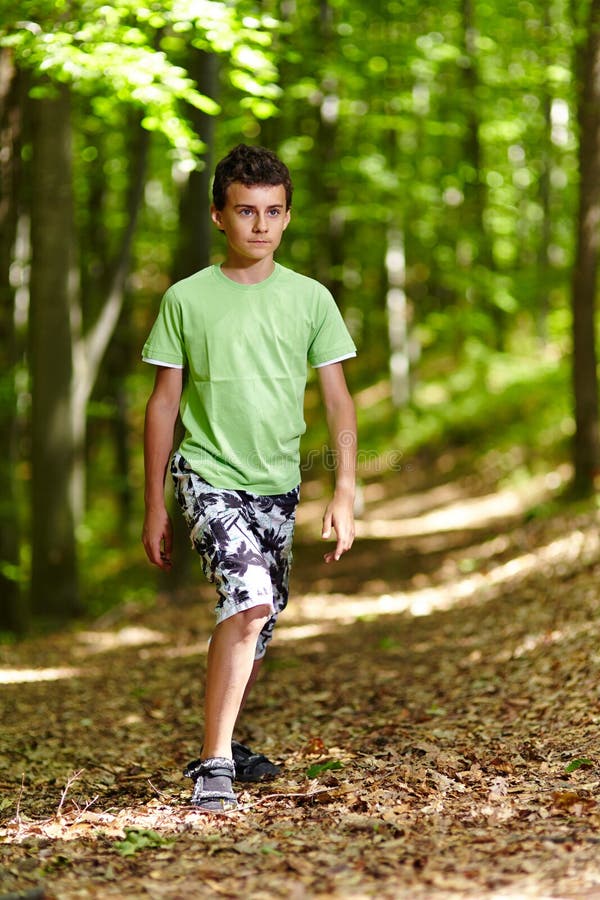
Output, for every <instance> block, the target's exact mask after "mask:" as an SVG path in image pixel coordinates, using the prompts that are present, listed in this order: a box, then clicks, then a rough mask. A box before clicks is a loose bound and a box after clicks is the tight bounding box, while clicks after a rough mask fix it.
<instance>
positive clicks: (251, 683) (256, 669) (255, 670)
mask: <svg viewBox="0 0 600 900" xmlns="http://www.w3.org/2000/svg"><path fill="white" fill-rule="evenodd" d="M263 659H264V657H262V658H261V659H255V660H254V664H253V666H252V671H251V672H250V678H249V679H248V682H247V684H246V687H245V688H244V696H243V697H242V702H241V704H240V712H241V711H242V710H243V708H244V706H245V705H246V700H247V699H248V695H249V694H250V691H251V690H252V688H253V687H254V684H255V682H256V680H257V678H258V676H259V674H260V669H261V666H262V662H263Z"/></svg>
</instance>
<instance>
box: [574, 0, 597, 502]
mask: <svg viewBox="0 0 600 900" xmlns="http://www.w3.org/2000/svg"><path fill="white" fill-rule="evenodd" d="M580 60H581V80H580V93H579V103H578V122H579V173H580V181H579V211H578V216H577V237H576V251H575V263H574V268H573V285H572V305H573V390H574V401H575V440H574V450H573V462H574V466H575V479H574V487H575V489H576V491H577V492H578V493H580V494H586V493H591V492H592V491H593V487H594V475H595V474H596V472H597V470H598V462H599V450H600V441H599V431H598V382H597V377H596V341H595V300H596V283H597V269H598V247H599V241H600V0H592V2H591V5H590V9H589V17H588V31H587V41H586V45H585V48H584V51H583V54H582V56H581V57H580Z"/></svg>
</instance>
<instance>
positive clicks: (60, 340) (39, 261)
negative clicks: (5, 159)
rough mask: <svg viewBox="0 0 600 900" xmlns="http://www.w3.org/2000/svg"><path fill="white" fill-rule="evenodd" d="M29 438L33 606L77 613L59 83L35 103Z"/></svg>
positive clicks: (63, 123) (65, 95)
mask: <svg viewBox="0 0 600 900" xmlns="http://www.w3.org/2000/svg"><path fill="white" fill-rule="evenodd" d="M31 113H32V126H33V158H32V166H31V187H32V200H31V252H32V268H31V309H30V371H31V391H32V408H31V417H32V420H31V440H32V454H31V456H32V458H31V463H32V514H31V537H32V572H31V598H32V607H33V609H34V611H35V612H36V613H37V614H44V615H48V616H50V617H51V618H52V619H56V618H58V619H64V618H69V617H70V616H72V615H74V614H76V613H77V612H78V611H79V610H80V601H79V591H78V578H77V552H76V540H75V517H74V489H73V488H74V485H73V472H74V462H75V459H74V455H75V454H74V450H75V448H74V430H73V426H74V421H73V393H72V379H73V353H72V350H73V348H72V339H71V319H72V314H73V302H74V297H75V296H76V292H77V274H76V267H75V260H74V224H73V194H72V149H71V99H70V94H69V91H68V88H67V87H66V86H61V87H59V88H56V89H54V90H53V93H52V95H51V96H48V97H45V98H44V99H39V100H35V101H32V103H31Z"/></svg>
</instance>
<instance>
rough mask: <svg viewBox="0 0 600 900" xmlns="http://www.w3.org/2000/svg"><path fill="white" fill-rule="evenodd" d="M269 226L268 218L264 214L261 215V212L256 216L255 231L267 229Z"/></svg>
mask: <svg viewBox="0 0 600 900" xmlns="http://www.w3.org/2000/svg"><path fill="white" fill-rule="evenodd" d="M268 227H269V226H268V225H267V220H266V218H265V217H264V216H263V215H261V213H259V214H258V215H257V216H256V220H255V222H254V230H255V231H267V229H268Z"/></svg>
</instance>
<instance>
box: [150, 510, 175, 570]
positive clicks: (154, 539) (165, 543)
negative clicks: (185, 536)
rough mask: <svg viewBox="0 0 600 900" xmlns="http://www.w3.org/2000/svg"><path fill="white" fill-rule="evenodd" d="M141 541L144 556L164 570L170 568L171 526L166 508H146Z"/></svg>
mask: <svg viewBox="0 0 600 900" xmlns="http://www.w3.org/2000/svg"><path fill="white" fill-rule="evenodd" d="M142 543H143V545H144V549H145V551H146V556H147V557H148V559H149V560H150V562H151V563H152V564H153V565H155V566H158V568H159V569H163V570H164V571H169V569H171V567H172V565H173V563H172V561H171V552H172V550H173V526H172V524H171V519H170V518H169V514H168V512H167V510H166V509H161V510H146V515H145V517H144V527H143V529H142Z"/></svg>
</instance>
